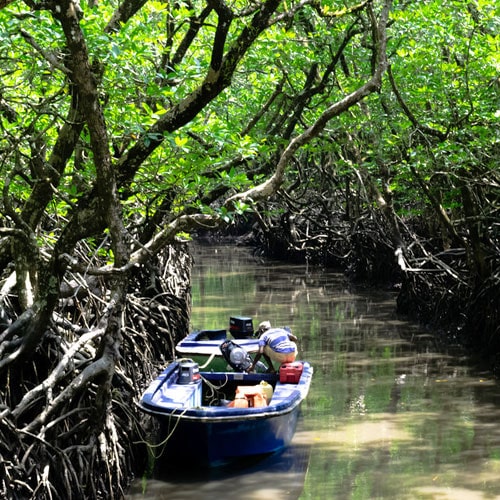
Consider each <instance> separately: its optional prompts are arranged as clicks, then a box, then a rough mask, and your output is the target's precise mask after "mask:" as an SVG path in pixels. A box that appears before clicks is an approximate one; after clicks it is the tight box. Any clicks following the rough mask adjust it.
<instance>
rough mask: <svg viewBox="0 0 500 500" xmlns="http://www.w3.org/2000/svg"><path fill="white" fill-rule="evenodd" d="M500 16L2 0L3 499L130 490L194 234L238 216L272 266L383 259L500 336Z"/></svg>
mask: <svg viewBox="0 0 500 500" xmlns="http://www.w3.org/2000/svg"><path fill="white" fill-rule="evenodd" d="M495 9H498V8H497V7H496V6H495V2H493V1H484V2H483V1H482V2H479V3H478V4H473V3H472V2H469V3H465V2H461V1H453V2H447V3H446V4H445V5H443V3H442V2H438V1H437V0H436V1H425V2H394V4H392V2H390V1H388V0H387V1H382V0H380V1H378V0H373V1H361V2H359V3H355V2H343V1H342V2H341V1H337V0H329V1H324V2H318V1H317V0H301V1H297V2H281V1H280V0H266V1H263V2H241V1H235V2H233V3H231V4H227V3H225V2H224V1H222V0H210V1H209V2H207V3H205V2H202V1H198V0H194V1H185V2H170V1H146V0H124V1H123V2H117V1H110V2H96V1H93V0H89V1H86V2H83V1H82V2H81V4H80V3H79V2H75V1H73V0H64V1H61V2H56V1H47V2H41V1H40V2H38V1H36V0H26V1H24V2H22V1H9V0H0V74H1V77H2V87H1V89H0V127H1V129H2V138H1V139H0V169H1V173H2V175H1V177H0V185H1V187H2V198H1V201H0V213H1V218H0V221H1V224H0V226H1V227H0V236H1V237H2V238H1V240H0V272H1V276H2V288H1V290H0V301H1V303H2V305H3V311H4V314H3V320H2V322H3V328H4V330H3V332H0V341H1V344H0V377H1V387H2V390H1V393H0V405H1V414H0V415H1V417H2V421H1V423H0V438H1V441H2V442H3V443H4V444H5V445H2V446H1V447H0V453H1V456H2V464H1V465H0V467H2V469H0V470H1V471H2V472H1V474H3V476H4V477H0V491H2V492H6V493H7V495H9V494H12V495H14V496H15V495H17V496H19V497H26V496H30V495H36V496H39V497H44V496H46V497H50V495H51V491H53V489H54V488H57V489H59V491H61V489H64V490H65V491H67V492H68V498H69V495H73V497H76V498H78V497H85V496H87V497H88V496H92V497H98V496H103V497H104V496H106V497H109V496H110V495H113V494H119V493H118V492H119V490H120V487H121V486H123V484H125V482H126V479H127V477H128V475H129V474H130V471H131V466H130V453H131V448H132V447H131V446H129V445H131V443H127V445H125V446H124V447H122V446H123V439H122V440H119V439H118V438H119V437H120V438H123V436H124V435H126V434H129V435H131V434H133V431H132V430H131V429H133V426H132V425H131V423H130V422H131V421H133V418H134V415H133V412H132V413H131V412H128V411H127V412H124V411H123V408H125V407H126V406H127V404H128V403H127V401H128V402H130V401H132V399H133V397H134V396H135V395H136V394H137V391H139V389H140V387H139V385H140V384H139V383H138V382H140V381H141V380H142V379H143V377H144V376H145V373H144V372H145V370H146V369H145V366H146V365H147V364H148V363H138V362H135V361H137V359H138V358H139V356H138V355H137V352H138V351H139V350H140V351H141V352H140V353H139V354H140V355H144V354H145V355H146V360H148V359H151V358H153V357H155V356H158V352H157V351H155V349H150V348H148V347H147V346H148V345H151V342H152V341H157V342H158V343H159V345H162V343H163V347H164V348H165V350H167V349H168V347H170V342H173V341H175V338H176V336H179V335H183V334H184V333H185V329H186V328H187V326H186V323H187V322H186V320H185V318H184V315H183V314H182V313H179V309H182V308H183V307H184V309H185V308H186V307H188V306H189V298H188V281H189V279H188V276H187V274H188V273H187V272H186V267H188V265H189V264H188V262H187V261H186V260H184V259H183V257H179V253H177V252H174V251H173V250H172V247H171V245H173V244H174V243H175V242H176V241H177V238H178V237H179V236H180V237H185V236H186V235H187V234H188V233H190V232H192V231H197V230H201V229H207V228H210V229H214V228H219V227H221V226H222V225H228V224H231V223H233V222H235V221H237V220H240V218H241V217H245V219H246V220H250V221H252V222H255V223H256V225H255V228H256V230H255V232H256V233H258V234H259V235H260V236H259V237H262V241H263V242H265V245H267V246H268V248H269V249H270V250H274V252H275V253H277V252H278V251H284V252H288V253H290V252H292V253H295V254H297V255H302V256H303V255H311V254H314V255H316V256H321V258H322V262H323V263H327V264H331V263H335V264H339V263H341V264H344V265H348V266H349V267H350V269H351V271H352V272H353V273H355V274H356V275H358V276H364V277H368V278H370V277H377V278H380V277H382V275H383V274H384V273H385V274H386V275H387V270H388V269H392V272H391V275H392V276H394V275H397V276H396V278H397V279H398V280H399V281H401V282H402V284H403V293H402V295H401V300H400V303H401V305H402V306H403V305H404V304H406V308H407V309H411V308H412V307H417V308H418V309H419V310H420V311H422V312H425V311H426V310H428V309H432V308H435V310H436V311H437V310H439V311H442V310H443V309H447V308H448V304H449V303H451V302H453V303H454V304H455V309H453V311H454V310H456V309H457V308H458V310H460V307H461V304H463V303H464V301H469V302H473V301H476V300H477V309H476V311H481V312H482V315H481V321H482V323H481V325H482V326H481V328H482V329H481V331H482V332H487V338H485V337H482V340H487V341H488V342H490V345H495V342H496V343H497V345H498V343H499V340H498V337H499V336H500V335H499V332H498V330H496V329H497V328H498V324H499V323H498V310H497V309H496V308H497V307H498V305H497V302H495V295H493V294H495V293H496V297H497V298H498V296H499V294H498V290H499V284H498V281H499V277H498V273H499V271H498V266H499V262H498V255H499V239H498V222H497V221H498V210H499V208H498V205H499V204H498V199H499V189H498V188H499V181H500V180H499V178H498V177H499V173H498V167H497V165H496V163H495V162H496V158H497V157H498V147H499V137H498V126H496V125H497V122H498V117H499V116H498V97H499V85H500V84H499V79H498V78H499V60H498V53H499V50H498V48H499V47H498V44H499V40H498V35H497V33H498V32H499V29H498V28H499V26H498V24H499V22H498V19H499V16H498V14H499V13H498V11H497V10H495ZM388 69H389V71H387V70H388ZM410 223H411V224H410ZM281 255H284V253H282V254H281ZM172 263H178V264H179V265H178V269H177V270H176V269H175V268H174V267H173V264H172ZM381 263H384V265H381ZM178 275H179V276H178ZM435 290H437V291H438V294H441V295H440V296H441V298H442V299H443V300H444V299H446V300H448V298H447V295H446V294H450V301H451V302H447V305H446V307H444V308H443V307H441V308H440V309H439V308H437V309H436V303H438V304H439V302H438V301H436V300H435V297H436V295H435ZM165 297H167V299H168V300H164V299H165ZM481 297H483V298H484V300H480V299H481ZM492 297H493V300H492ZM162 301H164V302H162ZM179 301H180V303H179ZM485 301H489V302H488V303H489V307H488V310H487V311H486V314H485V309H484V304H485V303H486V302H485ZM151 304H153V306H151ZM150 307H151V310H152V311H155V314H154V315H153V316H154V322H153V323H155V324H156V326H157V328H156V330H155V331H156V332H157V337H156V338H154V339H152V338H149V340H148V338H147V335H144V332H145V327H144V321H147V311H148V308H150ZM155 308H156V309H155ZM453 311H452V312H453ZM495 315H496V316H495ZM469 318H472V319H473V321H472V323H473V324H476V325H477V328H479V327H480V324H479V323H477V322H476V319H475V316H474V310H471V314H470V315H469ZM160 323H161V324H160ZM153 330H154V329H153ZM162 336H163V339H162V338H161V337H162ZM499 350H500V349H499ZM164 354H166V353H164ZM142 361H144V359H143V360H142ZM148 374H149V373H148ZM148 374H146V375H148ZM118 395H119V396H118ZM119 441H120V442H119ZM14 443H15V444H14ZM13 449H22V450H23V451H22V454H21V453H19V454H17V453H15V452H13V451H12V450H13ZM53 449H57V450H58V453H57V460H55V459H54V456H53V453H52V450H53ZM55 463H57V464H60V465H61V466H60V467H58V466H54V464H55ZM65 471H66V472H65ZM68 471H69V472H68ZM113 492H114V493H113Z"/></svg>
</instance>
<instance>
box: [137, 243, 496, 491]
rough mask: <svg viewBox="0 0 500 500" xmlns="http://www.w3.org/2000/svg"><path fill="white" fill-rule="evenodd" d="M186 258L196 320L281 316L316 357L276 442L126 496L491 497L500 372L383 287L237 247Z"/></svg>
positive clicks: (304, 353) (222, 322)
mask: <svg viewBox="0 0 500 500" xmlns="http://www.w3.org/2000/svg"><path fill="white" fill-rule="evenodd" d="M195 261H196V267H195V269H194V273H193V315H192V325H193V328H220V327H221V326H222V327H223V326H227V324H228V321H229V316H231V315H245V316H252V317H253V318H254V322H259V321H262V320H264V319H268V320H270V321H271V322H272V323H273V324H275V325H285V324H286V325H290V326H291V327H292V329H293V331H294V333H296V334H297V335H299V337H300V342H299V351H300V355H301V357H302V358H304V359H308V360H309V361H311V363H312V364H313V365H314V368H315V375H314V379H313V383H312V386H311V391H310V393H309V397H308V398H307V400H306V401H305V402H304V404H303V408H302V414H303V418H302V420H301V422H300V424H299V428H298V430H297V434H296V435H295V438H294V442H293V446H292V447H291V448H290V449H288V450H286V451H285V452H284V453H283V454H281V455H277V456H273V457H268V458H267V459H265V460H263V461H257V462H255V463H250V464H245V465H244V466H241V467H240V468H234V469H229V470H220V471H216V472H212V473H210V474H207V473H203V472H201V471H196V470H192V471H187V475H185V474H183V473H180V472H178V471H177V472H171V473H170V472H169V473H166V474H163V475H162V477H161V479H157V480H155V481H149V482H147V483H144V487H145V494H144V495H142V494H140V492H141V485H140V484H139V483H138V484H136V485H134V490H133V491H134V492H135V493H134V492H131V496H130V498H169V499H176V498H179V499H181V498H193V497H194V496H195V495H196V496H198V495H200V494H201V495H202V497H203V498H209V499H211V498H218V499H226V498H227V499H232V498H244V499H251V498H259V499H265V498H274V499H275V498H300V499H311V500H317V499H344V498H345V499H360V500H364V499H375V498H378V499H395V500H399V499H406V498H408V499H415V498H417V499H436V500H442V499H450V500H451V499H453V500H456V499H459V500H460V499H467V500H469V499H475V498H478V499H491V498H500V424H499V422H500V391H499V387H498V383H497V382H496V381H495V380H493V379H492V378H491V377H490V376H489V374H487V373H477V372H476V371H474V370H472V369H471V368H470V367H469V365H468V361H467V359H466V358H465V357H464V356H463V355H462V353H461V352H460V351H459V350H458V349H449V348H448V349H447V350H446V351H443V349H439V348H438V346H437V345H436V343H435V340H434V338H433V337H432V336H431V335H429V334H428V333H427V332H425V331H423V330H422V329H421V328H419V327H418V326H416V325H414V324H412V323H410V322H407V321H406V320H404V319H403V318H398V317H397V316H396V315H395V313H394V296H393V294H392V293H390V292H383V291H363V290H352V289H350V288H349V287H348V286H347V284H346V282H345V280H344V279H343V276H342V275H341V274H337V273H333V272H323V271H321V270H319V269H313V268H308V267H306V266H296V265H288V264H278V265H276V264H270V263H265V262H264V263H262V262H256V261H255V260H254V259H253V257H252V256H251V255H249V253H248V252H247V251H246V250H244V249H239V248H227V247H215V248H214V247H209V248H200V247H197V248H196V249H195ZM137 492H139V493H137Z"/></svg>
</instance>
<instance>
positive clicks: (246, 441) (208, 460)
mask: <svg viewBox="0 0 500 500" xmlns="http://www.w3.org/2000/svg"><path fill="white" fill-rule="evenodd" d="M298 416H299V408H298V407H297V408H296V409H295V410H294V411H291V412H289V413H287V414H285V415H279V416H275V417H267V418H261V419H253V420H235V421H225V422H224V421H221V422H206V423H202V422H199V421H193V420H182V419H181V420H179V419H178V418H177V417H175V416H168V417H162V418H161V426H160V436H161V438H163V439H165V438H166V437H167V436H170V438H169V439H168V441H167V443H166V446H165V450H164V453H163V456H164V457H165V458H166V459H167V460H169V461H171V462H177V461H181V462H183V463H190V462H196V463H198V464H201V465H203V466H207V467H217V466H221V465H224V464H227V463H228V462H232V461H234V460H237V459H240V458H243V457H248V456H252V455H265V454H270V453H274V452H277V451H280V450H282V449H284V448H285V447H287V446H288V445H289V444H290V442H291V441H292V438H293V436H294V433H295V430H296V427H297V420H298ZM172 431H173V432H172Z"/></svg>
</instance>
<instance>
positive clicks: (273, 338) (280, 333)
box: [259, 328, 297, 354]
mask: <svg viewBox="0 0 500 500" xmlns="http://www.w3.org/2000/svg"><path fill="white" fill-rule="evenodd" d="M266 345H267V346H269V347H270V348H271V349H272V350H273V351H274V352H280V353H283V354H288V353H291V352H295V350H296V348H297V346H296V345H295V342H293V341H292V340H290V337H289V332H288V331H286V330H284V329H283V328H271V329H269V330H267V331H265V332H264V333H263V334H262V335H261V336H260V338H259V347H264V346H266Z"/></svg>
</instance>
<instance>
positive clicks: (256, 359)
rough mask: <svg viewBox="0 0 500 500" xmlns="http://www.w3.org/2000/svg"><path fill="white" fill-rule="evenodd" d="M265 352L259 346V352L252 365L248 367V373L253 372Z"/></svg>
mask: <svg viewBox="0 0 500 500" xmlns="http://www.w3.org/2000/svg"><path fill="white" fill-rule="evenodd" d="M263 354H264V352H263V349H262V348H259V352H258V353H257V354H256V355H255V358H254V359H253V363H252V366H251V367H250V368H249V369H248V373H250V372H253V371H254V369H255V365H256V364H257V363H258V362H259V359H260V358H261V356H262V355H263Z"/></svg>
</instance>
